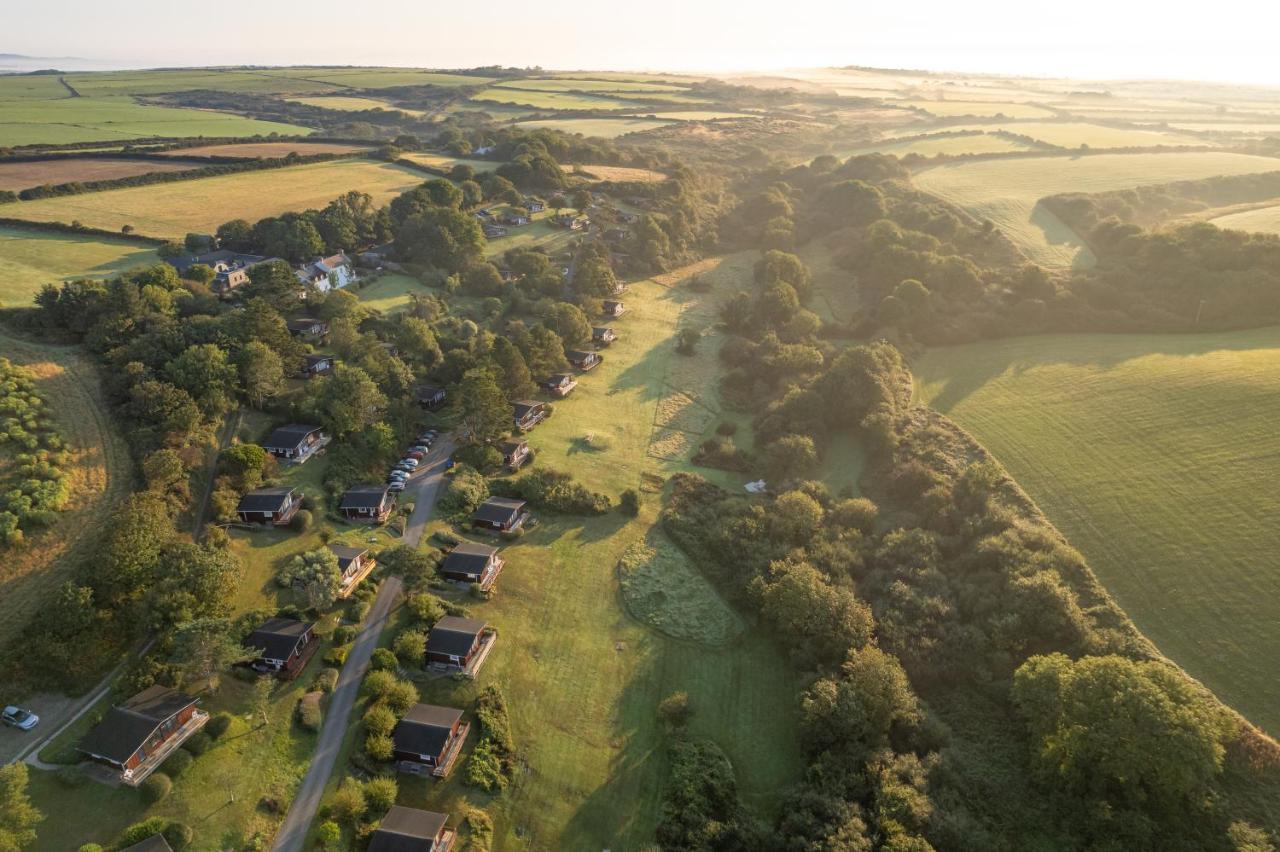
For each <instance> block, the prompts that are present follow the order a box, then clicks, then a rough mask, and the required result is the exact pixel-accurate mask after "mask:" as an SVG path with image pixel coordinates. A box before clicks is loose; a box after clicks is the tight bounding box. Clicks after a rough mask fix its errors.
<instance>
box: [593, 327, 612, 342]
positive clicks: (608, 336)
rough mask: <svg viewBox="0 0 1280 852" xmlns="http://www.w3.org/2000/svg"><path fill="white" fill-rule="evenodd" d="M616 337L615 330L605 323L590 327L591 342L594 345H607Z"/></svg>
mask: <svg viewBox="0 0 1280 852" xmlns="http://www.w3.org/2000/svg"><path fill="white" fill-rule="evenodd" d="M617 339H618V335H617V332H615V331H614V330H613V329H612V328H610V327H609V326H607V325H594V326H592V327H591V342H592V343H594V344H595V345H596V346H608V345H609V344H610V343H612V342H613V341H615V340H617Z"/></svg>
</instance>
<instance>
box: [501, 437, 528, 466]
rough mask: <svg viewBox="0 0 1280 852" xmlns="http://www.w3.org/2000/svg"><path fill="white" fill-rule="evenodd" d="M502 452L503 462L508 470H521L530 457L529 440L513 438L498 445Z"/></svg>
mask: <svg viewBox="0 0 1280 852" xmlns="http://www.w3.org/2000/svg"><path fill="white" fill-rule="evenodd" d="M498 450H499V451H500V452H501V453H502V464H503V466H504V467H506V469H507V470H519V469H520V467H521V466H522V465H523V464H524V463H525V461H526V460H528V458H529V442H528V441H526V440H524V439H523V438H513V439H512V440H510V441H503V442H502V443H501V444H499V445H498Z"/></svg>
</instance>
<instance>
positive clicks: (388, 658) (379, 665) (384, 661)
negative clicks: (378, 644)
mask: <svg viewBox="0 0 1280 852" xmlns="http://www.w3.org/2000/svg"><path fill="white" fill-rule="evenodd" d="M369 665H370V666H371V667H372V668H373V670H374V671H391V670H393V669H395V668H396V667H397V666H398V665H399V661H398V660H396V655H395V654H393V653H392V652H391V649H390V648H375V649H374V651H373V656H372V657H371V658H370V659H369Z"/></svg>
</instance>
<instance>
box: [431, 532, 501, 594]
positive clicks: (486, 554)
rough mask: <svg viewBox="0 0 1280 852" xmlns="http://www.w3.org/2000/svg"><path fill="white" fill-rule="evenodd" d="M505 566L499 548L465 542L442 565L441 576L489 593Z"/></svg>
mask: <svg viewBox="0 0 1280 852" xmlns="http://www.w3.org/2000/svg"><path fill="white" fill-rule="evenodd" d="M504 565H506V563H505V562H504V561H503V559H502V557H500V556H498V548H496V547H490V546H489V545H487V544H477V543H476V542H473V541H464V542H462V543H461V544H459V545H458V546H457V547H455V548H454V549H453V550H451V551H449V555H448V556H446V557H445V558H444V562H442V563H440V576H442V577H444V578H445V579H446V580H453V581H454V582H456V583H474V584H476V585H477V586H479V587H480V591H482V592H487V591H489V590H490V589H491V588H493V584H494V583H496V582H497V580H498V575H499V574H501V573H502V568H503V566H504Z"/></svg>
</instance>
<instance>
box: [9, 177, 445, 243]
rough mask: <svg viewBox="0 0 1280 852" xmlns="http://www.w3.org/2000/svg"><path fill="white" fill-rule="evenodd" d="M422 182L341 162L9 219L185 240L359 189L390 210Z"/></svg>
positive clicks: (88, 201)
mask: <svg viewBox="0 0 1280 852" xmlns="http://www.w3.org/2000/svg"><path fill="white" fill-rule="evenodd" d="M422 180H423V176H422V175H421V174H419V173H417V172H413V171H411V170H410V169H407V168H404V167H403V166H396V165H392V164H390V163H377V162H373V161H371V160H340V161H337V162H330V163H314V164H310V165H304V166H292V167H289V168H283V169H270V170H268V171H258V172H244V173H241V174H233V175H222V176H219V177H211V178H201V179H199V180H194V181H180V182H177V183H162V184H155V185H152V186H138V187H129V188H127V189H113V190H108V191H106V192H91V193H86V194H84V195H69V196H64V197H61V198H44V199H40V200H39V201H23V202H19V203H18V204H11V205H7V206H6V207H5V208H4V212H5V214H6V215H8V216H10V217H12V218H19V219H27V220H30V221H34V222H71V221H79V222H82V223H83V224H85V225H87V226H89V227H92V228H102V229H105V230H109V231H119V230H120V228H121V227H122V226H124V225H132V226H133V227H134V228H135V229H136V230H137V231H138V233H141V234H146V235H148V236H155V237H166V238H175V239H181V238H182V237H183V236H184V235H185V234H187V233H189V232H192V231H195V232H198V233H213V231H214V229H216V228H217V227H218V225H220V224H222V223H223V222H226V221H228V220H229V219H248V220H249V221H250V222H253V221H255V220H257V219H261V218H263V217H265V216H274V215H278V214H280V213H284V212H287V211H290V210H306V209H309V208H320V207H324V206H325V205H326V204H328V203H329V202H330V201H332V200H333V199H334V198H336V197H338V196H339V195H342V194H343V193H344V192H349V191H350V190H353V189H356V190H360V191H361V192H367V193H369V194H370V195H372V196H373V200H374V203H375V204H385V203H386V202H388V201H390V200H391V199H392V198H393V197H395V196H396V195H398V194H400V193H401V192H404V191H405V190H406V189H410V188H411V187H414V186H416V185H418V184H419V183H421V182H422Z"/></svg>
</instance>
